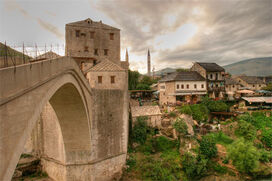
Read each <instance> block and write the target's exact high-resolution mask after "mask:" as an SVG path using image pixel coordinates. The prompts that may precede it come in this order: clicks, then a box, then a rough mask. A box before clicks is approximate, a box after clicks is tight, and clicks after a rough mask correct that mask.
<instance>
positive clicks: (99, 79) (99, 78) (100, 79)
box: [98, 76, 102, 84]
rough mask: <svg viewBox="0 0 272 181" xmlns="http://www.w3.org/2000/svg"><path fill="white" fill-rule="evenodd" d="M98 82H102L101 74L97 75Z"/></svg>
mask: <svg viewBox="0 0 272 181" xmlns="http://www.w3.org/2000/svg"><path fill="white" fill-rule="evenodd" d="M98 83H99V84H102V76H98Z"/></svg>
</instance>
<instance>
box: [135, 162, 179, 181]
mask: <svg viewBox="0 0 272 181" xmlns="http://www.w3.org/2000/svg"><path fill="white" fill-rule="evenodd" d="M139 171H140V173H141V174H142V176H143V178H142V180H162V181H176V180H180V178H181V165H180V161H179V160H176V159H167V160H165V159H158V160H157V159H153V158H152V157H146V158H145V159H143V160H141V165H140V166H139Z"/></svg>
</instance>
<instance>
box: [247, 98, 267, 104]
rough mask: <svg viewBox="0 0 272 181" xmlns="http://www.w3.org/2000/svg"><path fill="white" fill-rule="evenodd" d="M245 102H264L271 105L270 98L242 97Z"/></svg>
mask: <svg viewBox="0 0 272 181" xmlns="http://www.w3.org/2000/svg"><path fill="white" fill-rule="evenodd" d="M242 99H244V100H246V101H247V102H250V103H251V102H265V103H272V97H242Z"/></svg>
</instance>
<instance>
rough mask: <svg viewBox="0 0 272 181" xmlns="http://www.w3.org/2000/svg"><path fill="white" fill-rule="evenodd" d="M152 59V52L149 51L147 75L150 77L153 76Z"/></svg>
mask: <svg viewBox="0 0 272 181" xmlns="http://www.w3.org/2000/svg"><path fill="white" fill-rule="evenodd" d="M150 59H151V57H150V51H149V49H148V52H147V75H148V76H151V60H150Z"/></svg>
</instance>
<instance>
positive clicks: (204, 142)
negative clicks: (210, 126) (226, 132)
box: [199, 135, 217, 158]
mask: <svg viewBox="0 0 272 181" xmlns="http://www.w3.org/2000/svg"><path fill="white" fill-rule="evenodd" d="M199 145H200V146H199V151H200V153H201V154H202V155H204V156H206V157H207V158H213V157H216V156H217V147H216V141H215V138H214V137H213V136H210V135H206V136H202V139H201V141H200V143H199Z"/></svg>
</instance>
